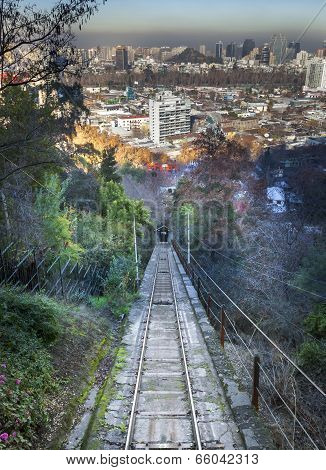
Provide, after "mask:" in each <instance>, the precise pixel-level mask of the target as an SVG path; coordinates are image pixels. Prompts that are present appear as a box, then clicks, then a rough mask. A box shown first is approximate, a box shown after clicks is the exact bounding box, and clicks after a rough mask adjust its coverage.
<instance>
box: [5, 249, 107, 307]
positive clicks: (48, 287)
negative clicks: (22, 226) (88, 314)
mask: <svg viewBox="0 0 326 470" xmlns="http://www.w3.org/2000/svg"><path fill="white" fill-rule="evenodd" d="M106 271H107V268H103V267H100V266H99V265H98V264H97V263H93V264H87V263H85V264H81V263H79V262H77V261H75V260H72V259H69V258H68V259H67V258H66V257H62V256H55V255H54V254H53V252H52V250H51V249H45V250H37V249H29V250H22V249H21V248H20V245H19V243H18V242H10V243H8V244H7V246H6V247H1V248H0V287H1V286H10V287H13V288H20V289H22V290H26V291H30V292H43V293H44V294H46V295H49V296H53V297H61V298H64V299H67V300H72V301H75V302H79V301H81V300H83V299H84V298H86V297H88V296H91V295H99V294H100V293H101V288H102V287H101V286H102V280H103V279H104V277H105V273H106Z"/></svg>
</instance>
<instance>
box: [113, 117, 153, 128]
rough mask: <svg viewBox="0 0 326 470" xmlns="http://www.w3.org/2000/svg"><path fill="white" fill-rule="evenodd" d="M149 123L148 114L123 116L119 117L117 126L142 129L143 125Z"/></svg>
mask: <svg viewBox="0 0 326 470" xmlns="http://www.w3.org/2000/svg"><path fill="white" fill-rule="evenodd" d="M148 124H149V117H148V116H123V117H119V118H118V121H117V127H122V128H123V129H125V130H127V131H131V130H132V129H141V127H142V126H146V125H148Z"/></svg>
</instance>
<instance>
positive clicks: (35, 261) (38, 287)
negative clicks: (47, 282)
mask: <svg viewBox="0 0 326 470" xmlns="http://www.w3.org/2000/svg"><path fill="white" fill-rule="evenodd" d="M33 259H34V264H35V270H36V279H37V289H38V290H39V291H40V290H41V285H40V274H39V271H38V265H37V260H36V254H35V250H33Z"/></svg>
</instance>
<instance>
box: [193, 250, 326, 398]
mask: <svg viewBox="0 0 326 470" xmlns="http://www.w3.org/2000/svg"><path fill="white" fill-rule="evenodd" d="M191 258H192V260H193V261H194V262H195V263H196V265H197V266H198V267H199V268H200V269H201V271H202V272H203V273H204V274H205V276H206V277H207V279H209V280H210V281H211V282H212V283H213V284H214V286H215V287H216V288H217V289H218V290H219V291H220V292H221V294H222V295H224V297H226V298H227V299H228V300H229V302H231V304H232V305H233V306H234V307H235V308H236V309H237V310H238V311H239V312H240V313H241V314H242V315H243V316H244V317H245V318H246V319H247V320H248V321H249V323H251V324H252V325H253V326H254V327H255V328H256V330H257V331H258V332H259V333H260V334H261V335H262V336H263V337H264V338H265V339H266V340H267V341H268V342H269V343H270V344H271V345H272V346H273V347H274V348H275V349H277V351H278V352H279V353H280V354H281V355H282V356H283V357H285V359H286V360H287V361H288V362H289V363H290V364H291V365H292V366H293V367H294V368H295V369H296V370H297V371H298V372H300V374H301V375H303V377H305V379H306V380H308V382H309V383H310V384H311V385H313V387H315V388H316V390H318V392H319V393H320V394H321V395H322V396H323V397H324V398H326V393H325V392H324V391H323V390H322V389H321V388H320V387H319V386H318V385H317V384H316V383H315V382H314V381H313V380H312V379H311V378H310V377H309V376H308V375H307V374H306V373H305V372H304V371H303V370H302V369H301V368H300V367H299V366H298V365H297V364H296V363H295V362H294V361H293V360H292V359H291V358H290V357H289V356H288V355H287V354H286V353H285V352H284V351H283V350H282V349H281V348H280V347H279V346H278V345H277V344H276V343H275V341H273V340H272V339H271V338H270V337H269V336H268V335H267V334H266V333H265V332H264V331H263V330H262V329H261V328H260V327H259V326H258V325H257V324H256V323H255V322H254V321H253V320H252V319H251V318H250V317H249V316H248V315H247V314H246V313H245V312H244V311H243V310H242V309H241V307H239V305H237V304H236V302H234V300H232V299H231V297H230V296H229V295H228V294H227V293H226V292H225V291H224V290H223V289H221V287H220V286H219V285H218V284H217V283H216V282H215V281H214V279H212V277H211V276H210V275H209V274H208V273H207V272H206V271H205V269H204V268H202V266H201V265H200V264H199V263H198V261H197V260H196V258H194V256H193V255H191Z"/></svg>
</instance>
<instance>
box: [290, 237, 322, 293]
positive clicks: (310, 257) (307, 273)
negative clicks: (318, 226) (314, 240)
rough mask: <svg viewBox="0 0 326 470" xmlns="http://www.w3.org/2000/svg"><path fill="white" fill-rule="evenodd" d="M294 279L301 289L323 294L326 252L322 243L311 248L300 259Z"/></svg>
mask: <svg viewBox="0 0 326 470" xmlns="http://www.w3.org/2000/svg"><path fill="white" fill-rule="evenodd" d="M294 281H295V283H296V284H297V285H298V286H299V287H302V288H303V289H306V290H308V291H312V292H316V293H318V294H320V295H324V294H325V283H326V252H325V246H324V244H319V245H317V246H315V247H314V248H312V249H311V250H310V252H309V253H308V254H307V256H305V257H304V258H303V259H302V262H301V267H300V269H299V272H298V274H297V275H296V277H295V279H294Z"/></svg>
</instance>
